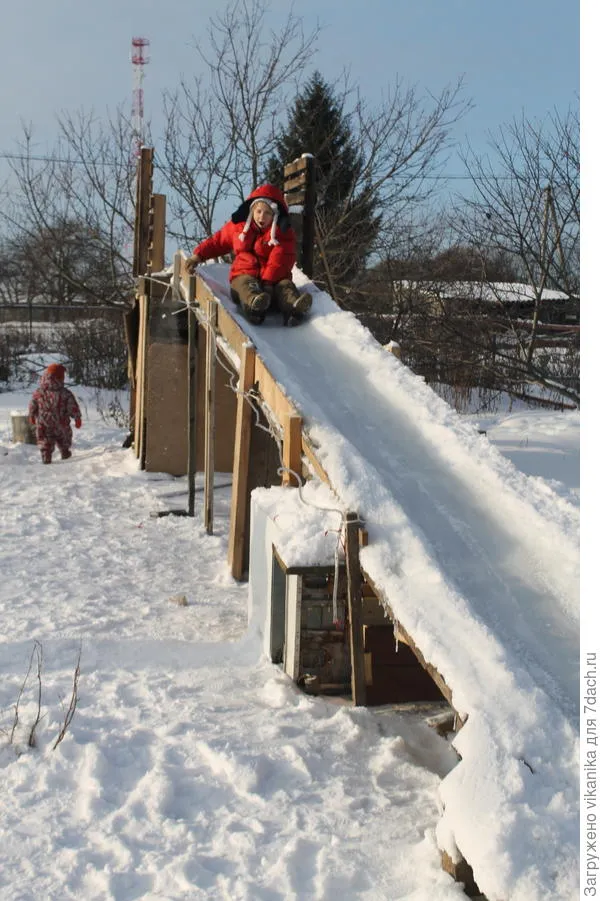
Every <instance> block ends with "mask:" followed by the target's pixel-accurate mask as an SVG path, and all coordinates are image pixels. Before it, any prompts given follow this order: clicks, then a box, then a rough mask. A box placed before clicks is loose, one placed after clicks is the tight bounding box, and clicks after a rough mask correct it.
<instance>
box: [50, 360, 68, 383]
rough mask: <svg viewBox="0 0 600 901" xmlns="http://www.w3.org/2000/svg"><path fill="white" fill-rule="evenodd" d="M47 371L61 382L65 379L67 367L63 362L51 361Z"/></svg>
mask: <svg viewBox="0 0 600 901" xmlns="http://www.w3.org/2000/svg"><path fill="white" fill-rule="evenodd" d="M46 372H47V373H48V375H53V376H54V378H56V379H58V380H59V382H63V381H64V379H65V372H66V369H65V367H64V366H63V365H62V363H50V365H49V366H48V367H47V368H46Z"/></svg>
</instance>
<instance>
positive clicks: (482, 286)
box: [396, 281, 579, 326]
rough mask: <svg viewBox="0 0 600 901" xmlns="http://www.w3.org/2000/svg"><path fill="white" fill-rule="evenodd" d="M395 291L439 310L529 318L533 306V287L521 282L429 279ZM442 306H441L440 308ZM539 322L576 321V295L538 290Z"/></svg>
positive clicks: (403, 284)
mask: <svg viewBox="0 0 600 901" xmlns="http://www.w3.org/2000/svg"><path fill="white" fill-rule="evenodd" d="M396 288H397V290H398V293H403V294H406V293H409V294H411V295H412V296H413V297H414V296H416V295H418V296H419V297H420V298H421V299H424V298H428V299H429V300H430V301H431V303H432V304H434V305H435V304H438V305H439V307H440V313H441V312H448V309H447V305H448V304H451V305H452V306H453V307H454V308H456V307H461V308H462V312H464V313H465V314H469V315H472V314H473V313H475V314H478V315H480V316H498V315H499V314H501V315H503V316H506V315H508V316H509V317H510V318H511V319H523V320H527V319H531V318H532V317H533V314H534V310H535V307H536V294H537V295H538V296H539V291H536V289H534V288H533V287H532V286H531V285H526V284H524V283H522V282H466V281H461V282H442V281H439V282H432V281H418V282H416V281H402V282H400V283H397V285H396ZM442 308H443V309H442ZM540 322H541V323H544V324H548V325H566V326H578V325H579V297H574V296H569V295H568V294H565V292H564V291H554V290H551V289H549V288H544V289H543V290H542V292H541V304H540Z"/></svg>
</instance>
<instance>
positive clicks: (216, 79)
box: [157, 0, 319, 243]
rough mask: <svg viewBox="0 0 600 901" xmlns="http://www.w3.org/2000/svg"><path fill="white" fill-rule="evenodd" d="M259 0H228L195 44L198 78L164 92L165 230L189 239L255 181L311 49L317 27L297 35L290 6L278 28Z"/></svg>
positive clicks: (296, 20)
mask: <svg viewBox="0 0 600 901" xmlns="http://www.w3.org/2000/svg"><path fill="white" fill-rule="evenodd" d="M267 10H268V5H267V4H266V3H265V2H263V0H233V2H231V3H229V5H228V6H227V7H226V9H225V10H224V12H223V13H221V14H219V15H218V16H216V17H215V18H214V19H212V20H211V23H210V26H209V28H208V30H207V33H206V35H205V36H204V37H203V39H202V41H198V43H197V45H196V46H197V50H198V54H199V56H200V59H201V61H202V63H203V64H204V65H205V66H206V67H207V77H206V78H205V79H201V78H196V79H194V80H193V81H192V83H191V84H190V83H188V82H186V81H183V82H182V83H181V84H180V87H179V89H178V91H176V92H175V93H173V94H167V95H165V99H164V107H165V119H166V123H167V124H166V128H165V132H164V138H163V140H162V146H161V148H160V149H161V155H162V157H163V162H162V163H161V162H160V155H159V161H158V162H157V168H158V169H160V171H161V172H162V174H163V175H164V177H165V179H166V182H167V184H168V185H169V188H170V189H171V192H172V195H173V201H172V206H171V209H172V212H173V213H174V216H173V219H174V221H173V220H172V221H171V225H170V228H171V231H172V232H173V233H174V235H175V236H176V237H177V238H178V239H180V240H183V241H184V242H186V243H189V242H190V240H191V239H193V240H196V239H197V238H198V237H199V232H200V234H210V233H211V232H212V231H213V230H214V226H215V221H214V218H215V211H216V209H217V208H218V206H219V204H220V203H222V202H223V201H224V200H231V199H232V198H234V199H235V201H237V200H238V199H241V198H243V197H244V196H245V195H246V194H247V193H248V191H249V190H250V189H251V188H254V187H256V186H257V184H258V183H259V178H260V171H261V169H262V168H263V167H264V164H265V162H266V160H267V158H268V157H269V155H270V154H271V153H272V152H273V149H274V145H275V137H276V134H277V128H278V126H279V122H280V119H281V115H282V112H283V111H284V110H285V108H286V105H287V104H288V102H289V99H290V95H291V94H292V93H293V90H294V89H295V86H296V85H297V82H298V79H299V78H301V76H302V73H303V71H304V69H305V67H306V65H307V63H308V61H309V60H310V58H311V57H312V55H313V53H314V45H315V41H316V39H317V37H318V34H319V29H318V27H317V28H316V29H315V30H314V31H313V32H311V33H310V34H308V35H305V33H304V30H303V26H302V20H301V18H299V17H297V16H294V15H293V14H292V13H291V12H290V13H289V14H288V15H287V17H286V18H285V20H284V21H283V24H282V25H281V27H280V28H279V30H278V31H273V30H270V29H269V27H268V26H267V23H266V13H267Z"/></svg>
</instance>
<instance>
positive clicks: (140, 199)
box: [133, 147, 154, 276]
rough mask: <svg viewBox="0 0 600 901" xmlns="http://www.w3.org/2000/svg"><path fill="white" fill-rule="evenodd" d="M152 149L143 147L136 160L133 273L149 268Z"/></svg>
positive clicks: (146, 270)
mask: <svg viewBox="0 0 600 901" xmlns="http://www.w3.org/2000/svg"><path fill="white" fill-rule="evenodd" d="M153 156H154V150H153V149H152V148H151V147H143V148H142V151H141V154H140V158H139V160H138V169H137V184H136V201H135V224H134V233H133V274H134V276H135V275H145V274H146V273H147V272H148V269H149V257H148V252H149V248H150V196H151V194H152V168H153V166H152V159H153Z"/></svg>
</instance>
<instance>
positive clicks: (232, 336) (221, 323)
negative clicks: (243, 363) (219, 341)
mask: <svg viewBox="0 0 600 901" xmlns="http://www.w3.org/2000/svg"><path fill="white" fill-rule="evenodd" d="M217 331H218V333H219V334H220V335H221V337H222V338H223V340H224V341H225V342H226V343H227V344H228V345H229V347H231V349H232V351H233V352H234V353H235V355H236V356H237V358H238V360H241V358H242V349H243V347H244V345H245V344H247V342H248V341H249V340H250V339H249V337H248V335H247V334H246V332H245V331H244V330H243V329H242V328H241V327H240V325H238V323H237V322H236V321H235V319H234V318H233V316H232V315H231V314H230V313H229V312H228V311H227V310H226V309H225V307H224V306H223V305H222V304H219V307H218V309H217ZM232 362H233V360H232Z"/></svg>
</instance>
